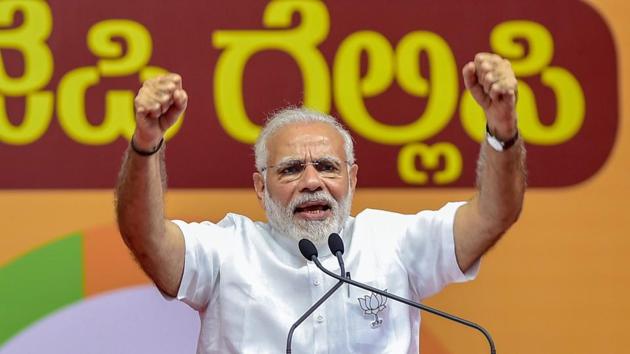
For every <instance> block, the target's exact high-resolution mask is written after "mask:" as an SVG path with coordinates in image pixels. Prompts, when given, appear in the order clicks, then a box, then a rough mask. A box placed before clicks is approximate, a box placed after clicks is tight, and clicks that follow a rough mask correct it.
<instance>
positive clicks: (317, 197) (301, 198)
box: [288, 191, 338, 212]
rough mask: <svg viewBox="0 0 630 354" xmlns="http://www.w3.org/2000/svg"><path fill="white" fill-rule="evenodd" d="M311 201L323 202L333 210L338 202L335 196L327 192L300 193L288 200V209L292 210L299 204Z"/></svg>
mask: <svg viewBox="0 0 630 354" xmlns="http://www.w3.org/2000/svg"><path fill="white" fill-rule="evenodd" d="M311 202H325V203H326V204H328V206H330V208H331V209H332V210H333V211H334V210H336V209H337V206H338V203H337V201H336V200H335V198H333V197H332V195H330V194H329V193H327V192H324V191H318V192H315V193H308V194H300V195H298V196H297V197H295V199H293V200H291V202H289V206H288V209H289V210H290V211H291V212H293V211H295V209H296V208H297V207H298V205H300V204H304V203H311Z"/></svg>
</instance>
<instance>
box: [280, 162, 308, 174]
mask: <svg viewBox="0 0 630 354" xmlns="http://www.w3.org/2000/svg"><path fill="white" fill-rule="evenodd" d="M302 170H304V164H303V163H301V162H299V161H294V162H289V163H285V164H282V165H281V166H278V174H279V175H280V176H293V175H296V174H299V173H301V172H302Z"/></svg>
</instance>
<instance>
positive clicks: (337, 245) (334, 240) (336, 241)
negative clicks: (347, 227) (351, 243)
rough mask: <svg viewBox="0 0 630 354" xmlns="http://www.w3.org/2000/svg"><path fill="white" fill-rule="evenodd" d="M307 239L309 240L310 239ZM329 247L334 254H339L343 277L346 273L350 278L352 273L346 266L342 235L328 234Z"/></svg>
mask: <svg viewBox="0 0 630 354" xmlns="http://www.w3.org/2000/svg"><path fill="white" fill-rule="evenodd" d="M306 241H307V242H308V240H306ZM300 242H301V241H300ZM328 248H330V252H331V253H332V254H334V255H335V256H337V262H339V268H341V276H342V277H343V275H344V274H345V275H346V278H349V277H350V273H346V267H345V265H344V263H343V257H342V255H343V241H342V240H341V237H339V234H337V233H332V234H330V236H328ZM302 255H304V254H302Z"/></svg>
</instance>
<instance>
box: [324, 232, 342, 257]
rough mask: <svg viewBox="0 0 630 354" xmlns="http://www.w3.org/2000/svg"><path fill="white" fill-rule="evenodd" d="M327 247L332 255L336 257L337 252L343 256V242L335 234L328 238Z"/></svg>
mask: <svg viewBox="0 0 630 354" xmlns="http://www.w3.org/2000/svg"><path fill="white" fill-rule="evenodd" d="M328 247H330V252H332V254H335V255H336V254H337V252H341V254H343V241H342V240H341V237H340V236H339V235H338V234H336V233H332V234H330V236H328Z"/></svg>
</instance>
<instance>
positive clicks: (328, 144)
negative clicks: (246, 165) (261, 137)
mask: <svg viewBox="0 0 630 354" xmlns="http://www.w3.org/2000/svg"><path fill="white" fill-rule="evenodd" d="M267 151H268V153H269V156H268V159H269V163H270V164H273V163H275V162H277V161H279V160H281V159H285V158H300V159H303V158H306V159H308V158H320V157H324V156H334V157H337V158H339V159H341V160H346V154H345V151H344V142H343V138H342V137H341V134H340V133H339V132H338V131H337V130H336V129H335V128H334V127H333V126H331V125H330V124H327V123H322V122H313V123H293V124H287V125H285V126H283V127H282V128H280V129H278V131H277V132H275V133H274V134H273V135H272V136H270V137H269V140H268V142H267Z"/></svg>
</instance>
